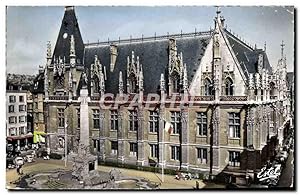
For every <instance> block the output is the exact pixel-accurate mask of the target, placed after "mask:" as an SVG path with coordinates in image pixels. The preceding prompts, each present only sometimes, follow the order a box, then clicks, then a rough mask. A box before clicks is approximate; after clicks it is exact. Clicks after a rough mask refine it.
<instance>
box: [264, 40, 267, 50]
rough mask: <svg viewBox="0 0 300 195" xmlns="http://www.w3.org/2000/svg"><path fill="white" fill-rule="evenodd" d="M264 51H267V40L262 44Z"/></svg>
mask: <svg viewBox="0 0 300 195" xmlns="http://www.w3.org/2000/svg"><path fill="white" fill-rule="evenodd" d="M264 51H265V52H266V51H267V42H266V41H265V44H264Z"/></svg>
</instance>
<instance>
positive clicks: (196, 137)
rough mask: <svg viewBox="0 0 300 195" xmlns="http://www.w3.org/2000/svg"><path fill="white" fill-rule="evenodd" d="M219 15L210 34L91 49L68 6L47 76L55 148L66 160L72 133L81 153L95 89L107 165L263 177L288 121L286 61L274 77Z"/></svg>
mask: <svg viewBox="0 0 300 195" xmlns="http://www.w3.org/2000/svg"><path fill="white" fill-rule="evenodd" d="M220 13H221V12H220V11H219V10H218V11H217V15H216V17H215V18H214V23H215V27H214V29H212V30H210V31H206V32H195V33H185V34H183V33H181V34H175V35H166V36H159V37H158V36H154V37H142V38H139V39H128V40H117V41H110V42H105V43H104V42H103V43H99V42H98V43H88V44H84V43H83V41H82V38H81V34H80V30H79V25H78V22H77V18H76V16H75V11H74V7H66V8H65V14H64V18H63V20H62V26H61V28H60V31H59V34H58V38H57V42H56V45H55V48H54V51H53V53H52V49H51V45H50V43H48V45H47V63H46V66H45V68H44V71H43V73H41V75H43V77H41V78H43V79H41V81H42V80H43V82H44V85H43V89H44V104H45V107H44V108H45V113H46V116H45V118H46V132H47V134H48V137H47V140H46V142H47V147H49V148H50V149H51V151H56V152H63V151H64V146H65V134H67V135H68V136H67V144H68V149H69V150H72V151H77V148H78V143H79V132H80V117H83V116H80V102H79V100H78V97H79V91H80V89H81V87H82V83H83V82H86V83H87V87H88V93H89V94H88V95H89V97H90V102H89V103H88V105H89V114H88V117H89V129H90V131H89V136H90V146H91V148H90V149H91V152H92V153H93V154H94V155H97V156H98V158H99V161H101V162H108V163H109V162H116V163H121V164H134V165H138V166H150V165H152V163H151V162H154V164H156V165H157V166H160V167H161V166H162V165H163V164H164V162H165V165H164V167H165V168H169V169H181V170H188V171H193V172H204V173H207V174H210V175H212V176H213V175H214V176H216V175H218V174H221V173H224V174H228V175H233V176H236V177H237V178H245V176H246V175H250V176H251V177H254V175H255V173H256V172H257V171H258V170H259V169H260V168H261V166H262V165H263V164H264V163H265V161H266V160H268V159H271V158H272V157H273V156H274V155H275V149H276V147H277V146H278V143H279V144H280V143H281V142H282V139H283V136H282V134H283V129H284V125H285V124H286V120H287V119H288V118H289V113H288V111H287V110H286V107H285V104H286V101H287V96H286V92H287V88H286V59H285V57H284V56H283V54H282V56H281V59H280V60H279V63H278V69H277V71H276V72H274V71H273V70H272V67H271V65H270V64H269V61H268V57H267V55H266V49H264V50H263V49H257V48H252V47H250V46H249V45H247V44H246V43H245V42H243V41H242V40H240V39H239V38H238V37H237V36H235V35H233V33H231V32H230V31H228V30H227V29H226V27H225V19H224V17H222V16H221V15H220ZM167 122H168V123H171V124H172V132H171V133H170V134H169V133H167V132H166V131H164V129H165V124H166V123H167ZM236 182H242V180H240V179H238V180H237V181H236Z"/></svg>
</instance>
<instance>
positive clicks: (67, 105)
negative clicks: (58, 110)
mask: <svg viewBox="0 0 300 195" xmlns="http://www.w3.org/2000/svg"><path fill="white" fill-rule="evenodd" d="M69 105H70V103H69V102H67V104H66V107H65V109H64V116H65V125H64V133H65V167H67V161H68V156H67V155H68V140H67V139H68V117H67V115H66V114H65V112H66V110H67V109H68V107H69ZM67 114H68V113H67Z"/></svg>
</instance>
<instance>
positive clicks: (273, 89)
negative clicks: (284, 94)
mask: <svg viewBox="0 0 300 195" xmlns="http://www.w3.org/2000/svg"><path fill="white" fill-rule="evenodd" d="M274 95H275V84H274V82H270V96H274Z"/></svg>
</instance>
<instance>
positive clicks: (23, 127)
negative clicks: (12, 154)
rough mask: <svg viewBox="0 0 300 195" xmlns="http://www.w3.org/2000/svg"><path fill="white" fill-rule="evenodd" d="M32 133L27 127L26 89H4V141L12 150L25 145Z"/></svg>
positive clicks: (19, 148) (22, 147)
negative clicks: (10, 145) (11, 146)
mask: <svg viewBox="0 0 300 195" xmlns="http://www.w3.org/2000/svg"><path fill="white" fill-rule="evenodd" d="M30 139H32V133H31V132H30V130H29V131H28V129H27V91H26V90H7V91H6V141H7V143H9V144H12V145H13V147H14V150H18V151H20V150H21V149H24V147H27V145H28V142H29V140H30Z"/></svg>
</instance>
